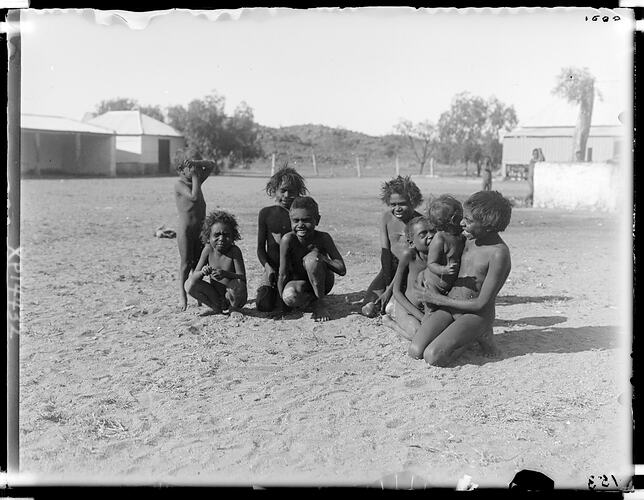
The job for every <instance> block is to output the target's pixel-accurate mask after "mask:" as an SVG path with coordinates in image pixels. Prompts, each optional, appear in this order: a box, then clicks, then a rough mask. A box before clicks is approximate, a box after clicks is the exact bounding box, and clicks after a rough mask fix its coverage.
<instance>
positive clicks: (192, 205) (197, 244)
mask: <svg viewBox="0 0 644 500" xmlns="http://www.w3.org/2000/svg"><path fill="white" fill-rule="evenodd" d="M215 166H216V165H215V163H214V162H212V161H205V160H189V159H183V160H179V161H177V166H176V170H177V173H178V174H179V179H177V181H176V182H175V183H174V200H175V202H176V204H177V212H178V213H179V224H178V226H177V245H178V246H179V289H180V297H181V302H180V307H181V310H182V311H185V310H186V308H187V307H188V298H187V296H186V291H185V288H184V285H185V283H186V280H187V279H188V275H189V274H190V272H191V271H193V270H194V269H195V266H196V265H197V261H198V260H199V255H200V254H201V249H202V248H203V245H202V244H201V240H200V239H199V232H200V231H201V224H202V223H203V220H204V217H205V216H206V201H205V200H204V197H203V193H202V192H201V184H202V183H203V182H204V181H205V180H206V179H207V178H208V176H209V175H210V173H211V172H212V171H213V169H214V168H215Z"/></svg>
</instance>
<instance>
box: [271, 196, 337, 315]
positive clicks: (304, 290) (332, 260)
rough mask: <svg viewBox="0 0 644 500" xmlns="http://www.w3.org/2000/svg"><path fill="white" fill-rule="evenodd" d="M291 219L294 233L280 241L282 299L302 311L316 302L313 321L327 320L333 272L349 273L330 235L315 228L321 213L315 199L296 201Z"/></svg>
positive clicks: (278, 283) (279, 280)
mask: <svg viewBox="0 0 644 500" xmlns="http://www.w3.org/2000/svg"><path fill="white" fill-rule="evenodd" d="M289 216H290V220H291V229H292V232H290V233H287V234H285V235H284V237H283V238H282V241H281V242H280V265H279V275H278V278H277V288H278V290H279V294H280V297H281V298H282V301H283V302H284V304H285V305H286V306H287V307H295V308H302V307H306V306H307V305H309V304H311V303H313V319H314V320H315V321H328V320H329V319H330V315H329V311H328V308H327V306H326V295H327V294H328V293H329V292H330V291H331V288H332V287H333V283H334V276H333V273H336V274H338V275H340V276H344V275H345V274H346V272H347V271H346V267H345V265H344V260H343V259H342V255H340V252H338V249H337V248H336V246H335V243H334V242H333V239H332V238H331V235H329V234H328V233H323V232H322V231H317V230H316V229H315V228H316V226H317V225H318V224H319V223H320V212H319V209H318V204H317V203H316V202H315V200H314V199H313V198H311V197H309V196H300V197H298V198H295V200H293V203H292V204H291V210H290V212H289Z"/></svg>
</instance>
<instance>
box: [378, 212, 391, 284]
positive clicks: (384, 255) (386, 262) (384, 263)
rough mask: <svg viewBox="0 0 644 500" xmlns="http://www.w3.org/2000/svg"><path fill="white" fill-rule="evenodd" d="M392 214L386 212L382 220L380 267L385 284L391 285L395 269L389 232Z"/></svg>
mask: <svg viewBox="0 0 644 500" xmlns="http://www.w3.org/2000/svg"><path fill="white" fill-rule="evenodd" d="M390 215H391V213H390V212H388V211H387V212H385V213H384V214H383V216H382V217H381V219H380V266H381V268H382V274H383V278H384V280H385V283H386V284H387V285H389V284H390V283H391V279H392V275H393V274H394V271H395V270H394V269H393V254H392V253H391V243H390V242H389V231H388V230H387V222H388V220H389V218H390Z"/></svg>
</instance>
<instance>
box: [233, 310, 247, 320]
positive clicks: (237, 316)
mask: <svg viewBox="0 0 644 500" xmlns="http://www.w3.org/2000/svg"><path fill="white" fill-rule="evenodd" d="M230 319H233V320H235V321H241V320H243V319H244V315H243V314H242V313H241V312H239V311H230Z"/></svg>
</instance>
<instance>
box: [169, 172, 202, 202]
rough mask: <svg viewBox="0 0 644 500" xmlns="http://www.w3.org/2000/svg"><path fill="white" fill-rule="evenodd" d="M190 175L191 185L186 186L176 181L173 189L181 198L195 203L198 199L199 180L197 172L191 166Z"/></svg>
mask: <svg viewBox="0 0 644 500" xmlns="http://www.w3.org/2000/svg"><path fill="white" fill-rule="evenodd" d="M190 173H191V185H190V186H188V185H187V184H184V183H183V182H181V181H177V182H176V184H175V189H176V190H177V193H179V194H180V195H181V196H182V197H184V198H187V199H188V200H190V201H197V199H198V198H199V191H201V180H199V176H198V175H197V171H196V170H195V168H194V167H193V166H190Z"/></svg>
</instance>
